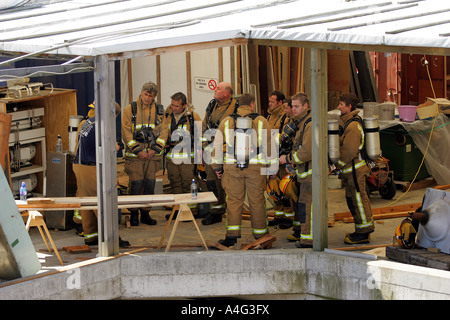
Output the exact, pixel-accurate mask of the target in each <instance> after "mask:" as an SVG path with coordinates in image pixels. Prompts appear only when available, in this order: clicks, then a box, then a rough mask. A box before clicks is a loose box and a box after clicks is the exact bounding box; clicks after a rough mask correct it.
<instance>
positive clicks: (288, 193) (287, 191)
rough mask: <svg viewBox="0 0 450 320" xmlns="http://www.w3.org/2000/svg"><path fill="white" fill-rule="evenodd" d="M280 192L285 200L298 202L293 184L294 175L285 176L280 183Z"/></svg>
mask: <svg viewBox="0 0 450 320" xmlns="http://www.w3.org/2000/svg"><path fill="white" fill-rule="evenodd" d="M279 186H280V190H281V192H282V193H283V194H284V197H285V198H286V199H292V200H293V201H295V202H297V200H298V187H297V185H296V183H295V175H293V174H287V175H286V176H284V178H283V179H281V181H280V184H279Z"/></svg>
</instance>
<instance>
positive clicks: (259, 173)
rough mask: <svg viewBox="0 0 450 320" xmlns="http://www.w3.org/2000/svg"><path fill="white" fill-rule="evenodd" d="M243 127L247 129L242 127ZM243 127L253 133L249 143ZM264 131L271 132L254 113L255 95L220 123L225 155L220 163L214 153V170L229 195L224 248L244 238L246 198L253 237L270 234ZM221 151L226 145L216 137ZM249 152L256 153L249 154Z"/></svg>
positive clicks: (267, 152) (267, 148) (245, 97)
mask: <svg viewBox="0 0 450 320" xmlns="http://www.w3.org/2000/svg"><path fill="white" fill-rule="evenodd" d="M242 123H244V124H245V125H241V124H242ZM243 127H245V128H248V129H247V130H249V131H250V132H253V134H251V133H250V135H251V139H250V142H249V140H246V139H249V138H248V137H249V136H247V138H243V137H244V136H245V134H246V132H249V131H245V129H243ZM264 130H266V132H270V131H269V124H268V122H267V120H266V119H265V118H264V117H262V116H260V115H258V114H257V113H255V97H254V96H253V95H252V94H243V95H242V96H241V98H240V99H239V108H238V109H237V115H236V116H233V115H232V116H229V117H226V118H225V119H224V120H223V121H222V122H221V123H220V126H219V131H220V133H222V134H223V137H224V138H223V144H224V145H226V151H225V152H224V154H223V159H219V157H217V156H216V154H215V153H214V162H213V165H212V166H213V168H214V170H215V171H216V174H217V176H218V178H220V179H221V180H222V185H223V188H224V189H225V192H226V194H227V215H226V217H227V218H226V219H227V220H226V238H225V239H224V240H220V241H219V243H220V244H222V245H225V246H233V245H234V244H235V243H236V242H237V239H238V238H240V237H241V227H242V210H243V206H244V200H245V195H246V194H247V197H248V201H249V207H250V220H251V227H252V234H253V237H254V238H255V239H258V238H260V237H262V236H263V235H265V234H267V233H268V228H267V212H266V208H265V206H264V203H265V199H264V190H265V188H266V179H267V173H266V172H265V171H264V168H265V167H267V165H268V162H267V157H266V156H267V155H270V141H263V138H264V135H263V132H264ZM220 133H218V134H220ZM269 137H270V134H268V133H266V136H265V138H267V139H269ZM235 141H236V142H235ZM220 150H223V145H222V144H221V143H220V142H219V139H217V137H216V140H215V144H214V151H215V152H220ZM249 150H253V151H254V152H251V154H249ZM216 161H217V163H216ZM220 162H223V164H221V163H220ZM261 169H263V170H261Z"/></svg>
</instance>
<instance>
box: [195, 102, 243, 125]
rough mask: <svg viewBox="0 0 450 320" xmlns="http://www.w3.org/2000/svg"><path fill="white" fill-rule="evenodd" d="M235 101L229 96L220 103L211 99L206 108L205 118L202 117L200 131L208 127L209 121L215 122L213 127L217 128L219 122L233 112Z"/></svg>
mask: <svg viewBox="0 0 450 320" xmlns="http://www.w3.org/2000/svg"><path fill="white" fill-rule="evenodd" d="M236 103H237V101H236V99H234V98H230V99H228V100H226V101H224V102H222V103H220V102H219V101H217V100H215V99H213V100H211V101H210V102H209V105H208V107H207V108H206V112H205V118H203V122H202V133H204V132H205V131H206V130H207V129H208V124H209V122H211V123H213V124H215V125H216V128H215V129H217V128H218V127H219V124H220V122H221V121H222V120H223V119H225V117H226V116H229V115H230V114H232V113H233V112H234V109H235V105H236Z"/></svg>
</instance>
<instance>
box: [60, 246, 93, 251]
mask: <svg viewBox="0 0 450 320" xmlns="http://www.w3.org/2000/svg"><path fill="white" fill-rule="evenodd" d="M63 250H64V251H67V252H68V253H87V252H91V251H92V250H91V247H89V246H88V245H82V246H69V247H63Z"/></svg>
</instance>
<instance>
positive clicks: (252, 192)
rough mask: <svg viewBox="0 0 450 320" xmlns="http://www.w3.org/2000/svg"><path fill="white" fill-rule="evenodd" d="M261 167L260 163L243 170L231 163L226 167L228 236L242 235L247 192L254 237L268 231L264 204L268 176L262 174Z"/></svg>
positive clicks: (224, 177) (223, 182) (224, 184)
mask: <svg viewBox="0 0 450 320" xmlns="http://www.w3.org/2000/svg"><path fill="white" fill-rule="evenodd" d="M260 168H261V166H259V165H254V166H252V165H250V166H249V167H248V168H245V169H244V170H241V169H239V168H236V167H235V166H233V165H230V166H228V167H226V169H225V172H224V175H223V177H222V184H223V187H224V189H225V192H226V194H227V220H226V229H227V231H226V236H227V237H240V236H241V227H242V210H243V208H244V201H245V195H246V194H247V198H248V204H249V207H250V221H251V226H252V234H253V236H254V238H255V239H258V238H260V237H262V236H263V235H265V234H266V233H268V228H267V211H266V208H265V206H264V203H265V198H264V190H265V187H266V176H265V175H261V173H260Z"/></svg>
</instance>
